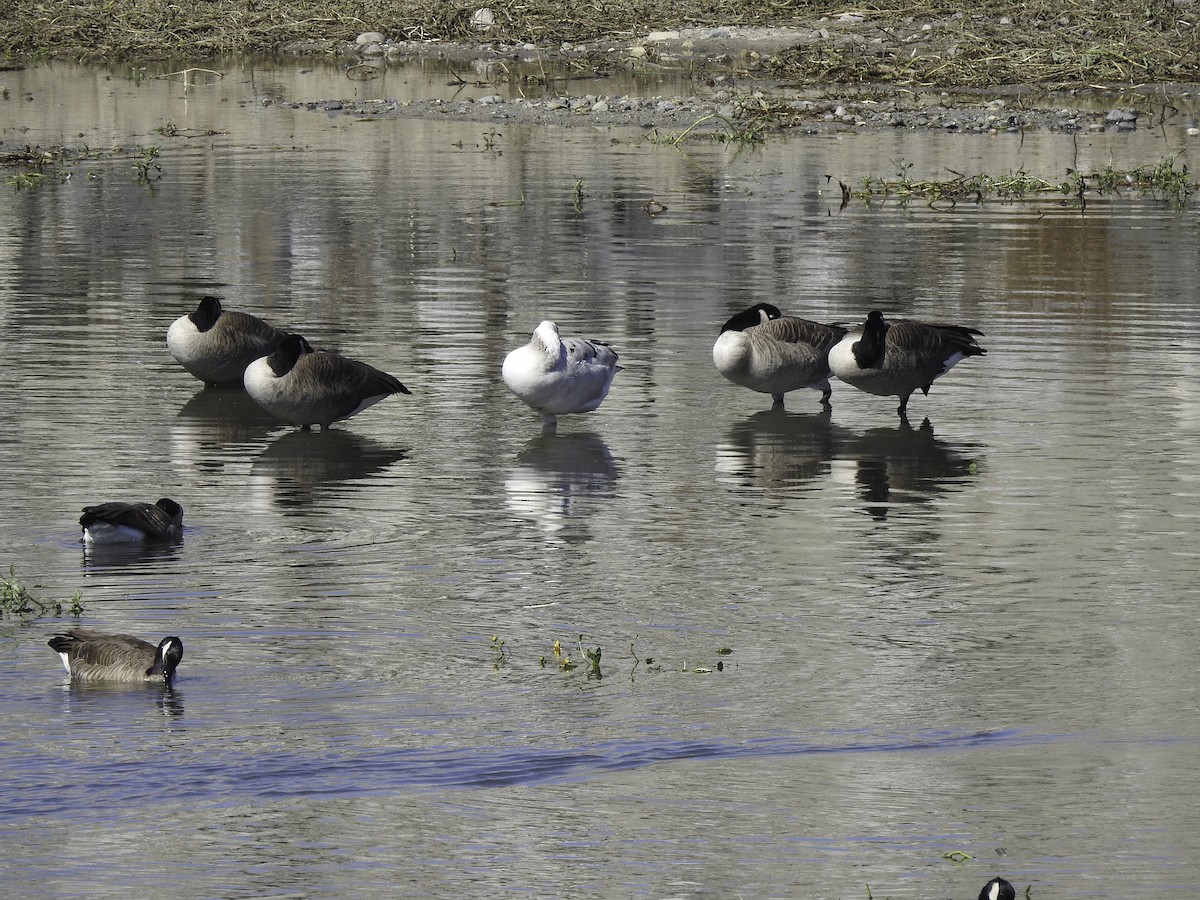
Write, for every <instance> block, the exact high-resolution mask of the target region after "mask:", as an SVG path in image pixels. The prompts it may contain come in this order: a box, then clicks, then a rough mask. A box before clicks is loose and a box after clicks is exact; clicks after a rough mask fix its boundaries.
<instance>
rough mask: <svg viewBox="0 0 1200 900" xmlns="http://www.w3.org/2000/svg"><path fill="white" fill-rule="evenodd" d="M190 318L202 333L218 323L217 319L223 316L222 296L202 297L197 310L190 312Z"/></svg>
mask: <svg viewBox="0 0 1200 900" xmlns="http://www.w3.org/2000/svg"><path fill="white" fill-rule="evenodd" d="M188 318H189V319H191V320H192V324H193V325H195V326H196V330H197V331H199V332H200V333H201V334H203V333H204V332H206V331H208V330H209V329H210V328H212V327H213V326H214V325H216V324H217V319H219V318H221V298H220V297H211V296H209V297H201V298H200V303H199V304H197V306H196V310H195V312H190V313H188Z"/></svg>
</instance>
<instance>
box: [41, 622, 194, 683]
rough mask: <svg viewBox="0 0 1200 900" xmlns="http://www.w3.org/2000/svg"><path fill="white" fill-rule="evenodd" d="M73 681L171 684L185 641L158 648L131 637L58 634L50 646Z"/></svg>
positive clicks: (165, 643)
mask: <svg viewBox="0 0 1200 900" xmlns="http://www.w3.org/2000/svg"><path fill="white" fill-rule="evenodd" d="M47 643H49V645H50V648H51V649H52V650H54V651H56V652H57V653H58V655H59V656H60V657H61V658H62V661H63V666H64V667H65V668H66V670H67V673H68V674H69V675H70V676H71V677H72V678H78V679H80V680H83V681H130V682H134V681H161V682H163V683H166V684H169V683H170V682H171V679H172V678H174V677H175V668H176V667H177V666H178V665H179V661H180V660H181V659H183V641H181V640H180V639H179V638H177V637H165V638H163V639H162V640H161V641H159V642H158V646H157V647H155V646H154V645H153V644H150V643H147V642H146V641H143V640H142V639H141V638H136V637H133V636H132V635H129V634H102V633H101V632H99V631H90V630H88V629H84V628H73V629H71V630H70V631H66V632H63V633H62V634H56V635H54V637H52V638H50V640H49V641H48V642H47Z"/></svg>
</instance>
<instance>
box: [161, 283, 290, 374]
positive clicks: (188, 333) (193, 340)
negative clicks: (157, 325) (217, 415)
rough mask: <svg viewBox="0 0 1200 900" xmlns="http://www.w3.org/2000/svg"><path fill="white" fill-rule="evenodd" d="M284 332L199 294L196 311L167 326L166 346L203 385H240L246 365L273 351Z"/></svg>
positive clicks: (213, 298)
mask: <svg viewBox="0 0 1200 900" xmlns="http://www.w3.org/2000/svg"><path fill="white" fill-rule="evenodd" d="M283 335H284V333H283V332H282V331H278V330H276V329H275V328H272V327H271V326H270V325H268V324H267V323H266V322H264V321H263V320H262V319H259V318H257V317H256V316H251V315H248V314H246V313H240V312H230V311H228V310H225V309H223V308H222V307H221V300H220V298H218V297H201V298H200V303H199V304H198V305H197V306H196V310H195V312H190V313H188V314H187V315H186V316H180V317H179V318H178V319H176V320H175V321H174V322H172V323H171V327H170V328H168V329H167V349H168V350H170V351H171V355H172V356H173V357H175V360H176V361H177V362H178V363H179V364H180V365H181V366H183V367H184V368H185V369H187V370H188V371H189V372H190V373H191V374H192V375H194V376H195V377H196V378H199V379H200V380H201V381H203V382H204V383H205V384H206V385H209V386H220V387H227V386H230V385H236V386H241V384H242V376H243V375H244V374H245V371H246V366H248V365H250V363H252V362H254V360H256V359H258V358H260V357H262V356H266V355H267V354H268V353H274V352H275V350H276V349H277V348H278V347H279V344H280V342H281V341H282V340H283Z"/></svg>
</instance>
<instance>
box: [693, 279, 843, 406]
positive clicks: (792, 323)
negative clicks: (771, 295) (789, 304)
mask: <svg viewBox="0 0 1200 900" xmlns="http://www.w3.org/2000/svg"><path fill="white" fill-rule="evenodd" d="M845 333H846V329H845V328H842V327H841V326H839V325H822V324H820V323H819V322H810V321H809V320H808V319H800V318H797V317H795V316H785V315H783V313H781V312H780V311H779V308H778V307H777V306H772V305H771V304H770V303H756V304H755V305H754V306H752V307H750V308H749V309H747V310H745V311H744V312H740V313H738V314H737V315H736V316H734V317H733V318H731V319H730V320H729V321H728V322H726V323H725V324H724V325H723V326H721V334H720V335H719V336H718V337H717V342H716V343H715V344H713V363H714V364H716V367H717V371H718V372H720V373H721V374H722V375H724V376H725V377H726V378H727V379H729V380H730V381H732V382H733V383H734V384H737V385H741V386H742V387H746V388H750V390H752V391H758V392H759V393H762V394H770V395H771V398H772V399H773V400H774V401H775V403H783V395H784V394H786V393H787V392H788V391H795V390H799V389H800V388H812V389H813V390H815V391H821V402H822V403H824V404H825V405H826V406H828V405H829V398H830V396H831V395H832V394H833V390H832V388H830V386H829V375H830V371H829V350H830V348H831V347H833V346H834V345H835V344H836V343H837V342H838V341H840V340H841V339H842V336H843V335H844V334H845Z"/></svg>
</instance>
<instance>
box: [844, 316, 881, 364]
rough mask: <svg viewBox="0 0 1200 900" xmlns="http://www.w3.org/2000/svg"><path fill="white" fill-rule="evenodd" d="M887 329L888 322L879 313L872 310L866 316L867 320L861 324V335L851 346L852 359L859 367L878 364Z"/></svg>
mask: <svg viewBox="0 0 1200 900" xmlns="http://www.w3.org/2000/svg"><path fill="white" fill-rule="evenodd" d="M887 331H888V324H887V322H885V321H884V320H883V316H882V315H881V314H880V313H878V312H873V313H871V314H870V315H869V316H867V321H866V323H865V324H864V325H863V332H862V337H860V338H859V339H858V340H857V341H855V342H854V346H853V347H852V348H851V349H852V350H853V351H854V361H855V362H856V363H858V365H859V368H862V369H870V368H874V367H875V366H877V365H879V361H880V360H881V359H883V345H884V340H885V338H886V337H887Z"/></svg>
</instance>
